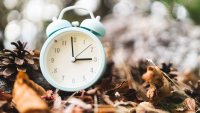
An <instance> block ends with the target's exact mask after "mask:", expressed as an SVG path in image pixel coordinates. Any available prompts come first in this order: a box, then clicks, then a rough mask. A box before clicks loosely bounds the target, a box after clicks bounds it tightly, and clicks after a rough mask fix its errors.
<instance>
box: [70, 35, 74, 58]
mask: <svg viewBox="0 0 200 113" xmlns="http://www.w3.org/2000/svg"><path fill="white" fill-rule="evenodd" d="M71 48H72V57H74V44H73V37H71Z"/></svg>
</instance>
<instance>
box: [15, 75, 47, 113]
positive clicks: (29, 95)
mask: <svg viewBox="0 0 200 113" xmlns="http://www.w3.org/2000/svg"><path fill="white" fill-rule="evenodd" d="M43 93H44V92H43V90H42V89H41V88H40V87H39V86H38V85H37V84H36V83H34V82H33V81H30V80H29V78H28V76H27V75H26V74H25V73H23V72H19V73H18V75H17V78H16V81H15V84H14V88H13V100H12V101H13V103H14V104H15V107H16V108H17V110H18V111H19V112H20V113H39V112H42V113H48V112H49V110H48V106H47V104H46V103H45V102H44V101H43V100H42V99H41V98H40V95H39V94H43Z"/></svg>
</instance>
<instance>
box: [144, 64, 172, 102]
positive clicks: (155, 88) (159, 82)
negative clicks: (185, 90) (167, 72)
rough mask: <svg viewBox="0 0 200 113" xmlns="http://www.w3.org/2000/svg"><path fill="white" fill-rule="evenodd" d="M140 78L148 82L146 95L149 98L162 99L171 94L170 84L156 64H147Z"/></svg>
mask: <svg viewBox="0 0 200 113" xmlns="http://www.w3.org/2000/svg"><path fill="white" fill-rule="evenodd" d="M142 78H143V79H144V80H145V82H147V83H148V84H149V88H148V91H147V94H146V95H147V97H148V98H149V99H150V100H157V99H162V98H163V97H166V96H170V95H171V90H172V88H171V84H170V82H169V81H168V80H167V79H166V78H165V77H164V75H163V72H162V71H161V70H160V69H159V68H158V67H157V66H149V67H148V68H147V72H146V73H145V74H143V76H142Z"/></svg>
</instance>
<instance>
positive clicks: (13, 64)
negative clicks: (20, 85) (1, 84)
mask: <svg viewBox="0 0 200 113" xmlns="http://www.w3.org/2000/svg"><path fill="white" fill-rule="evenodd" d="M11 44H12V45H14V46H15V49H14V50H8V49H4V50H2V51H1V52H0V75H2V76H3V77H5V78H8V77H11V78H12V77H14V78H15V76H16V74H17V72H18V71H22V72H26V71H27V69H34V70H38V67H39V58H38V57H39V55H38V53H37V52H35V51H28V50H26V49H25V47H26V45H27V43H22V42H20V41H17V43H16V42H11ZM12 75H13V76H12Z"/></svg>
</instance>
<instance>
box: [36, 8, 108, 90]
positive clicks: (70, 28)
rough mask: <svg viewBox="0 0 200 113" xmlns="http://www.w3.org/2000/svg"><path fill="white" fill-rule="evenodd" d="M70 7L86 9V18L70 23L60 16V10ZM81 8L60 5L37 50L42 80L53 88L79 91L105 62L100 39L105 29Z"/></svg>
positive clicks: (96, 76)
mask: <svg viewBox="0 0 200 113" xmlns="http://www.w3.org/2000/svg"><path fill="white" fill-rule="evenodd" d="M73 9H82V10H85V11H88V12H89V14H90V17H91V18H90V19H85V20H83V21H82V22H81V24H80V25H79V23H78V22H77V21H75V22H72V24H71V23H70V22H69V21H67V20H64V19H62V17H63V15H64V13H65V12H66V11H69V10H73ZM99 20H100V18H99V16H97V17H96V18H95V17H94V15H93V13H92V12H91V11H90V10H88V9H85V8H82V7H78V6H70V7H67V8H64V9H63V10H62V11H61V13H60V15H59V17H58V18H54V19H53V22H52V23H50V24H49V25H48V27H47V29H46V34H47V36H48V39H47V40H46V41H45V43H44V45H43V47H42V50H41V53H40V67H41V71H42V73H43V75H44V77H45V79H46V80H47V81H48V82H49V83H50V84H51V85H52V86H54V87H55V88H57V89H60V90H64V91H70V92H72V91H79V90H82V89H86V88H88V87H90V86H91V85H93V84H94V83H95V82H96V81H97V80H98V79H99V78H100V77H101V75H102V74H103V72H104V69H105V64H106V59H105V52H104V48H103V46H102V44H101V42H100V40H99V39H100V38H102V37H103V36H104V35H105V28H104V26H103V25H102V23H101V22H100V21H99Z"/></svg>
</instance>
